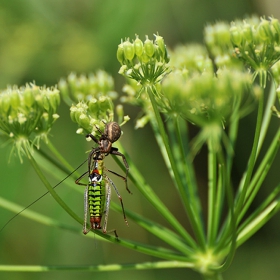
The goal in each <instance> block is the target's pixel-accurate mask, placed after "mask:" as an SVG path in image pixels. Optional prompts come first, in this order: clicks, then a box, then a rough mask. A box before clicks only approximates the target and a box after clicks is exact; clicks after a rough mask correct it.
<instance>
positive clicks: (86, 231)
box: [83, 185, 90, 234]
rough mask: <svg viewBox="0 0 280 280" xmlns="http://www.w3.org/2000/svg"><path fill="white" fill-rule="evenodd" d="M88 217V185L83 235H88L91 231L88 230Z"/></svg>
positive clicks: (85, 197)
mask: <svg viewBox="0 0 280 280" xmlns="http://www.w3.org/2000/svg"><path fill="white" fill-rule="evenodd" d="M87 217H88V185H87V187H86V189H85V192H84V227H83V233H84V234H87V233H88V232H89V231H90V229H87Z"/></svg>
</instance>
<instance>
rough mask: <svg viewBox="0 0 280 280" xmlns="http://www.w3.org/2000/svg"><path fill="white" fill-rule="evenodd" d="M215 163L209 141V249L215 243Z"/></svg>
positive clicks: (213, 152)
mask: <svg viewBox="0 0 280 280" xmlns="http://www.w3.org/2000/svg"><path fill="white" fill-rule="evenodd" d="M216 166H217V162H216V153H215V151H214V150H213V147H212V144H211V141H208V223H207V238H208V245H209V246H210V247H211V246H212V245H213V244H214V242H215V237H216V233H215V228H214V225H215V223H214V217H215V214H214V213H215V210H216V209H215V205H216V196H217V189H216V185H217V182H216V178H217V169H216Z"/></svg>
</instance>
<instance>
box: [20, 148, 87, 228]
mask: <svg viewBox="0 0 280 280" xmlns="http://www.w3.org/2000/svg"><path fill="white" fill-rule="evenodd" d="M25 151H26V154H27V155H28V159H29V160H30V163H31V165H32V166H33V168H34V170H35V171H36V173H37V175H38V176H39V178H40V179H41V181H42V183H43V184H44V185H45V187H46V188H47V190H48V191H49V192H50V194H51V195H52V197H53V198H54V199H55V200H56V201H57V203H58V204H59V205H60V206H61V207H62V208H63V209H64V210H65V211H66V212H67V213H68V214H69V215H70V216H71V217H72V218H73V219H74V220H76V221H77V222H78V223H80V224H83V221H82V219H80V218H79V217H78V216H77V215H76V214H75V213H74V212H73V211H72V210H71V209H70V208H69V207H68V206H67V204H66V203H65V202H64V201H63V200H62V199H61V198H60V197H59V196H58V195H57V193H56V192H55V190H54V189H53V188H52V186H51V185H50V183H49V182H48V180H47V179H46V177H45V176H44V175H43V173H42V171H41V169H40V167H39V166H38V164H37V162H36V161H35V160H34V158H33V156H32V155H31V153H30V152H29V149H28V148H26V149H25Z"/></svg>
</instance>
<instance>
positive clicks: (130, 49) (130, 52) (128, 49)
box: [123, 41, 135, 61]
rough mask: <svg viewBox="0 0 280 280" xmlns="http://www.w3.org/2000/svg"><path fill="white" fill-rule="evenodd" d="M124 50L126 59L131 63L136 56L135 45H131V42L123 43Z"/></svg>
mask: <svg viewBox="0 0 280 280" xmlns="http://www.w3.org/2000/svg"><path fill="white" fill-rule="evenodd" d="M123 50H124V56H125V58H126V59H128V60H130V61H131V60H132V59H133V58H134V55H135V50H134V46H133V44H131V43H130V42H129V41H125V42H124V43H123Z"/></svg>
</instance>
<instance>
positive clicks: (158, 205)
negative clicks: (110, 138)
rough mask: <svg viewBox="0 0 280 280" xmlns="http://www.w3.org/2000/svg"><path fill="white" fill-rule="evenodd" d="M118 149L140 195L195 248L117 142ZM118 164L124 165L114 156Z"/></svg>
mask: <svg viewBox="0 0 280 280" xmlns="http://www.w3.org/2000/svg"><path fill="white" fill-rule="evenodd" d="M118 149H119V151H120V152H121V153H122V154H124V155H125V157H126V158H127V160H128V162H129V170H130V172H129V174H128V177H129V179H130V180H131V181H132V183H133V184H134V185H135V186H136V187H137V188H138V190H139V191H140V192H141V193H142V195H143V196H144V197H145V198H146V199H147V200H148V201H149V202H150V203H151V204H152V205H153V206H154V207H155V209H156V210H157V211H158V212H159V213H160V214H161V215H162V216H163V217H164V218H165V219H166V220H167V221H168V222H169V223H170V224H171V226H172V227H173V228H174V229H175V230H177V231H178V233H180V234H181V236H182V237H183V238H184V239H185V241H186V242H187V243H188V244H189V245H190V246H191V247H192V248H196V247H197V244H196V243H195V241H194V240H193V238H192V237H191V236H190V234H189V233H188V232H187V231H186V230H185V228H184V227H182V225H181V224H180V223H179V222H178V220H177V219H176V217H174V215H172V213H171V212H170V211H169V209H168V208H167V207H166V206H165V204H164V203H163V202H162V201H161V200H160V199H159V198H158V196H157V195H156V194H155V192H154V191H153V189H152V188H151V187H150V186H149V185H148V184H147V183H146V182H145V179H144V177H143V176H142V175H141V173H140V172H139V170H138V169H137V167H136V166H135V165H134V164H133V161H131V160H130V158H129V156H128V155H127V154H126V153H125V151H124V149H123V148H122V146H121V145H120V143H118ZM114 159H115V160H116V162H117V163H118V165H119V166H120V167H121V168H122V169H123V168H124V166H123V164H122V162H121V161H120V159H119V158H118V157H114Z"/></svg>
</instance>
